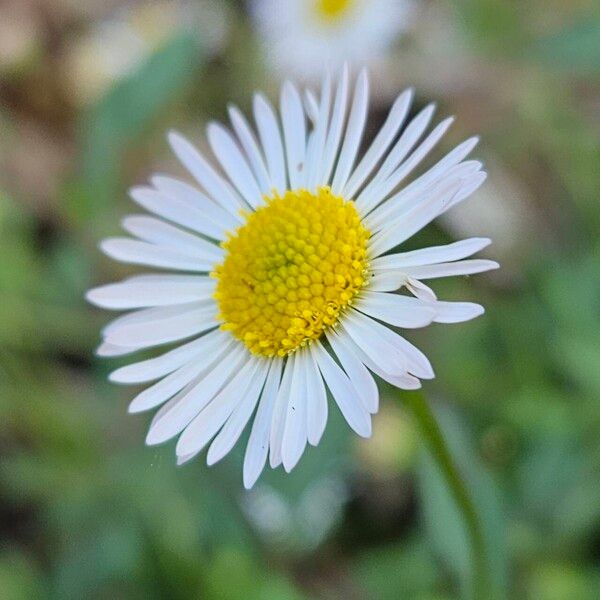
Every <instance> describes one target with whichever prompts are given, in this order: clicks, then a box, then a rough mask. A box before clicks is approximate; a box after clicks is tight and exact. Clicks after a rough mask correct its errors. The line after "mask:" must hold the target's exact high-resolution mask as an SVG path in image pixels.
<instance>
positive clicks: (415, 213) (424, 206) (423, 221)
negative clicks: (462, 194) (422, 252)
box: [369, 180, 462, 257]
mask: <svg viewBox="0 0 600 600" xmlns="http://www.w3.org/2000/svg"><path fill="white" fill-rule="evenodd" d="M461 183H462V182H461V180H458V181H456V180H452V181H444V182H443V183H442V184H440V186H439V187H438V188H436V189H434V190H432V191H431V194H430V196H429V198H428V199H427V200H424V201H422V202H420V203H419V204H418V205H417V206H415V207H414V208H413V209H412V210H409V211H408V212H407V213H406V214H405V215H404V216H403V217H402V218H398V219H397V220H396V221H394V222H393V223H390V224H389V226H387V227H386V228H385V229H383V230H382V231H380V232H379V233H377V234H375V235H374V236H373V237H372V238H371V240H370V247H369V253H370V254H371V256H373V257H377V256H379V255H381V254H383V253H384V252H387V251H388V250H391V249H392V248H393V247H394V246H398V245H399V244H401V243H402V242H404V241H406V240H407V239H408V238H410V237H411V236H412V235H414V234H415V233H416V232H417V231H420V230H421V229H422V228H423V227H425V225H427V224H428V223H430V222H431V221H433V219H435V218H436V217H437V216H438V215H439V214H440V212H441V211H442V210H443V208H444V207H445V206H446V205H447V204H449V203H450V202H451V201H452V198H453V197H454V195H455V194H456V192H457V191H458V190H459V189H460V186H461Z"/></svg>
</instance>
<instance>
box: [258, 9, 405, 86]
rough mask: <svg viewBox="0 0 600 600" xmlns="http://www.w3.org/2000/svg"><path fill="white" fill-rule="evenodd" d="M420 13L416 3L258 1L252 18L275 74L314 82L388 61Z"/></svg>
mask: <svg viewBox="0 0 600 600" xmlns="http://www.w3.org/2000/svg"><path fill="white" fill-rule="evenodd" d="M414 8H415V6H414V3H413V2H412V0H288V1H286V2H281V1H280V0H253V2H252V3H251V14H252V17H253V22H254V24H255V27H256V29H257V31H258V34H259V35H258V36H257V37H258V40H259V42H260V43H261V44H262V47H263V54H264V55H265V58H266V59H267V61H268V63H269V65H270V66H271V67H272V68H273V70H274V71H276V72H278V73H281V74H285V75H287V74H289V73H293V74H294V75H295V76H297V77H299V78H302V79H304V80H310V79H314V77H315V75H316V76H317V77H320V75H321V74H322V73H323V69H329V70H333V69H337V68H340V67H341V66H342V65H343V64H344V63H345V62H346V61H350V62H352V63H353V64H360V65H364V66H367V65H373V64H374V63H376V62H378V61H379V60H381V59H382V58H384V57H386V56H388V55H389V50H390V47H391V46H392V45H393V43H394V42H395V40H396V38H397V37H398V36H399V35H400V34H401V33H402V32H404V31H405V30H406V29H407V28H408V27H409V26H410V24H411V22H412V20H413V13H414Z"/></svg>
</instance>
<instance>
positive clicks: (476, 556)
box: [405, 393, 491, 600]
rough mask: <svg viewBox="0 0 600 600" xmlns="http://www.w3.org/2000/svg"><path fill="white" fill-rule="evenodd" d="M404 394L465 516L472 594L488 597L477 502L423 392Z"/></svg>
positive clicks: (483, 548)
mask: <svg viewBox="0 0 600 600" xmlns="http://www.w3.org/2000/svg"><path fill="white" fill-rule="evenodd" d="M405 398H406V404H407V406H408V408H410V410H411V411H412V414H413V416H414V417H415V419H416V421H417V423H418V425H419V428H420V430H421V433H422V434H423V439H424V441H425V443H426V444H427V447H428V449H429V452H430V453H431V455H432V456H433V458H434V460H435V461H436V463H437V465H438V467H439V468H440V470H441V472H442V474H443V477H444V479H445V481H446V485H447V486H448V489H449V490H450V492H451V494H452V496H453V498H454V501H455V503H456V506H457V507H458V509H459V511H460V513H461V514H462V517H463V519H464V523H465V527H466V529H467V535H468V538H469V545H470V550H471V564H472V576H473V581H472V597H473V598H475V600H480V599H482V598H489V597H490V593H491V589H490V587H489V584H490V580H489V578H488V574H487V567H488V565H487V559H486V550H485V540H484V535H483V529H482V527H481V521H480V519H479V515H478V514H477V509H476V508H475V504H474V503H473V500H472V498H471V496H470V494H469V491H468V489H467V487H466V486H465V483H464V481H463V479H462V477H461V475H460V472H459V470H458V468H457V466H456V464H455V462H454V460H453V459H452V455H451V454H450V450H449V449H448V446H447V444H446V441H445V440H444V436H443V434H442V431H441V429H440V426H439V425H438V423H437V420H436V418H435V416H434V414H433V412H432V410H431V408H430V407H429V404H428V403H427V401H426V400H425V396H424V395H423V394H420V393H410V394H406V395H405Z"/></svg>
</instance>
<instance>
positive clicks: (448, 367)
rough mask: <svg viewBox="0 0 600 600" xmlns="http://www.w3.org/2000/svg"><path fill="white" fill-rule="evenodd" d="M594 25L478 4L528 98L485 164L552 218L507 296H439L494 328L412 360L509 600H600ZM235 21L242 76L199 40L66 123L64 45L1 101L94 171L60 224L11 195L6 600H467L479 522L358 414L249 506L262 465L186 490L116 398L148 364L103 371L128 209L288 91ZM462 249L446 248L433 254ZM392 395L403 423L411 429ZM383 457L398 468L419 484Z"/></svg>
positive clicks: (2, 530)
mask: <svg viewBox="0 0 600 600" xmlns="http://www.w3.org/2000/svg"><path fill="white" fill-rule="evenodd" d="M434 4H435V3H434ZM579 4H581V5H582V6H583V8H584V9H585V10H584V12H583V13H582V15H583V16H582V15H580V14H577V15H575V17H576V18H575V17H574V16H573V14H572V13H571V11H570V10H569V7H567V6H565V7H564V9H562V8H561V6H562V4H561V3H558V2H553V3H552V7H553V8H552V9H553V10H554V18H553V22H552V23H551V26H548V28H547V30H543V28H540V30H538V29H536V27H534V24H535V23H536V22H537V21H538V20H540V21H544V17H545V16H546V11H547V10H548V9H547V7H546V4H545V3H544V2H542V1H534V0H528V1H527V2H506V1H504V0H484V1H479V0H478V1H476V0H455V1H454V2H453V3H452V8H453V15H454V18H455V19H456V21H455V22H454V25H453V26H454V27H456V29H457V31H458V32H459V34H460V36H462V37H461V41H462V42H463V43H464V45H465V47H466V48H468V52H469V53H470V56H471V57H473V58H474V59H475V60H476V61H479V63H480V64H483V65H484V69H483V70H485V65H491V66H495V67H498V66H500V67H501V68H499V69H498V71H500V70H504V76H505V77H506V80H499V81H496V80H495V78H492V79H494V80H493V81H491V82H490V80H489V78H488V79H486V78H485V77H482V78H481V86H482V88H481V90H480V91H481V92H482V94H483V97H490V98H493V97H494V96H495V95H496V94H497V93H498V91H499V90H502V91H504V90H505V88H506V87H507V86H511V85H513V84H515V82H516V84H517V85H515V86H514V89H513V88H512V87H511V93H510V100H511V102H510V107H509V108H507V107H502V106H500V107H498V106H495V105H492V106H489V107H485V106H484V107H483V108H482V107H480V106H478V107H477V110H476V111H474V112H475V113H477V114H478V115H479V116H478V117H474V118H475V119H479V121H478V122H479V123H481V122H482V119H483V122H486V119H487V118H489V122H490V123H491V125H490V131H489V132H488V139H489V140H491V141H490V142H484V152H485V153H486V154H488V155H489V156H490V158H493V160H494V161H495V162H496V163H498V164H503V165H504V166H505V168H506V169H507V171H509V173H510V177H511V178H513V179H514V180H515V181H518V183H519V185H520V186H522V187H523V188H524V189H526V191H527V193H526V194H525V195H524V198H525V200H524V201H523V202H524V203H525V202H526V203H527V205H525V204H523V205H519V207H518V208H517V210H519V211H521V210H522V211H523V214H524V213H525V212H527V213H529V214H531V213H533V214H534V215H535V218H534V219H532V220H531V221H530V222H529V223H530V225H529V226H530V227H531V231H530V232H529V233H530V237H531V240H529V241H530V243H529V244H525V243H523V244H522V245H520V242H524V240H517V241H516V243H515V248H514V251H513V254H512V255H511V254H509V255H507V256H506V257H504V260H503V262H505V263H506V271H507V272H508V274H507V275H505V276H504V277H502V276H500V277H497V278H494V277H477V278H469V279H468V280H467V279H466V278H465V279H462V280H456V281H448V282H440V285H439V286H438V287H436V289H439V290H440V295H442V293H441V292H442V291H443V292H444V295H445V296H448V297H450V298H457V299H458V298H463V297H464V298H474V299H476V300H478V301H481V302H482V303H483V304H485V306H486V308H487V314H486V316H485V317H483V318H481V319H479V320H477V321H475V322H472V323H468V324H464V325H457V326H449V327H443V328H442V327H432V328H431V329H430V330H428V331H427V332H422V333H421V332H419V333H416V334H415V335H414V336H411V337H412V339H415V340H416V342H417V343H418V344H419V345H421V346H422V347H423V348H424V349H426V350H427V352H428V353H429V354H430V355H431V357H432V362H433V363H434V365H435V367H436V371H437V373H438V379H436V380H435V381H433V382H431V383H428V384H427V385H426V391H427V393H428V394H430V395H431V397H432V398H434V399H435V400H436V402H435V406H436V410H437V413H438V415H439V417H440V422H441V425H442V427H443V429H444V431H445V433H446V435H447V438H448V440H449V443H450V446H451V448H452V450H453V452H454V456H455V458H456V462H457V464H458V465H459V468H460V470H461V473H462V474H463V476H464V478H465V481H466V482H467V483H468V485H469V488H470V489H471V491H472V493H473V495H474V498H475V501H476V503H477V505H478V508H479V510H480V512H481V515H482V516H483V518H484V522H485V524H486V541H487V543H488V544H489V550H490V551H489V556H490V564H491V566H492V570H493V573H494V593H495V594H496V593H497V595H498V597H502V595H504V597H507V598H524V599H527V600H588V599H589V600H592V599H593V598H596V597H597V594H598V589H600V576H599V575H598V561H599V558H600V405H599V403H598V397H599V395H600V368H599V367H600V333H599V332H600V255H599V251H600V247H599V245H598V235H599V234H600V217H599V215H600V212H599V211H598V207H597V199H598V190H600V169H599V168H598V165H599V164H600V144H599V142H598V128H597V123H596V124H595V125H594V124H593V123H592V119H591V116H590V115H591V113H592V111H593V109H594V100H593V99H592V100H591V99H590V98H592V96H593V95H594V94H597V92H598V86H599V83H598V81H599V79H600V78H599V75H600V57H599V55H598V52H599V50H600V40H599V37H598V31H599V27H598V23H599V21H598V19H597V13H596V12H594V13H588V12H585V11H586V10H587V6H588V3H586V2H581V3H579ZM230 8H231V11H232V16H231V19H232V22H231V23H230V39H229V40H228V42H227V44H226V45H225V47H224V48H223V49H222V51H221V54H220V55H218V56H216V57H215V56H212V57H211V56H209V53H208V52H207V51H206V49H205V48H204V47H203V45H202V44H201V43H199V42H198V41H197V40H196V39H194V38H193V36H191V35H190V34H189V33H181V32H179V31H177V32H175V33H174V34H173V35H172V36H171V37H170V38H169V39H168V40H167V41H166V42H164V43H163V44H161V45H159V46H158V47H156V48H154V50H153V51H152V52H151V53H149V55H148V56H147V57H146V58H145V59H144V60H143V61H142V62H141V63H140V64H138V65H137V66H136V67H135V68H134V69H133V70H132V71H131V72H130V73H129V74H127V75H125V76H123V77H121V78H119V79H117V80H116V81H115V82H114V83H113V84H112V85H110V86H109V87H108V89H106V90H105V91H104V92H103V93H102V94H101V95H100V96H98V97H97V98H96V100H95V101H93V102H92V103H91V104H88V105H86V106H83V107H82V106H79V105H77V104H76V102H75V101H73V102H69V100H70V99H68V98H63V99H62V100H63V102H62V104H61V103H60V102H57V105H59V107H60V110H62V111H64V114H61V116H60V117H57V116H56V111H59V112H60V110H59V108H55V107H54V106H52V107H51V109H48V108H47V106H46V105H45V104H44V102H42V101H40V100H39V98H37V96H36V95H35V93H34V92H35V91H36V90H38V88H37V87H36V86H38V85H39V83H40V81H42V82H43V81H45V79H43V78H42V79H40V78H39V76H38V75H35V73H36V71H35V69H36V68H39V69H43V70H46V69H51V66H49V64H54V65H56V64H58V63H59V60H60V58H61V57H60V54H58V55H57V54H53V52H55V49H54V50H53V48H54V46H52V44H49V46H48V48H47V49H46V51H47V54H48V56H47V57H45V56H44V53H43V52H42V53H41V55H40V56H38V54H36V56H35V58H32V59H31V60H30V61H26V62H25V63H24V66H22V67H21V68H22V69H25V72H23V73H21V72H19V71H18V70H17V73H16V74H15V72H14V71H13V70H11V71H10V72H9V73H8V75H7V82H6V89H7V90H8V91H7V92H6V93H5V94H4V95H3V93H4V92H3V88H2V87H0V101H2V102H3V103H4V102H5V101H6V106H1V107H0V119H1V120H2V122H4V121H10V120H14V121H15V123H18V122H20V120H23V121H27V122H29V121H35V120H36V119H37V120H38V121H39V122H41V123H42V124H43V125H44V126H48V127H50V126H52V127H53V128H58V129H60V128H61V127H62V128H64V136H65V140H66V141H65V145H66V146H68V147H70V146H72V147H74V148H75V151H74V153H73V160H72V161H71V163H70V165H69V166H70V169H68V170H67V172H66V173H62V174H61V177H60V178H59V179H58V181H57V183H56V185H55V186H54V188H53V190H52V193H51V194H50V193H48V196H51V197H50V198H49V205H50V208H48V206H46V207H45V208H43V209H42V207H41V202H40V198H39V197H37V196H35V194H33V193H27V192H24V191H23V189H27V187H26V185H25V184H26V183H27V182H26V181H19V180H18V179H17V180H15V179H13V180H12V181H9V180H10V177H9V170H7V172H6V173H0V257H1V259H0V424H1V425H0V451H1V458H0V538H1V544H0V597H2V598H8V599H10V600H13V599H14V600H17V599H21V598H23V599H25V598H27V599H29V598H56V599H59V598H60V599H61V600H62V599H64V598H77V599H79V598H98V599H104V598H190V597H192V598H210V599H212V598H215V599H219V600H220V599H232V600H236V599H238V598H239V599H242V598H244V599H246V598H248V599H251V600H252V599H261V600H262V599H265V600H267V599H269V600H271V599H275V600H277V599H279V598H281V599H282V600H283V599H296V598H298V599H300V598H324V599H330V598H331V599H333V598H340V597H347V598H372V599H374V600H388V599H389V600H391V599H395V598H418V599H422V600H434V599H435V600H442V599H444V600H446V599H448V600H449V599H451V598H458V597H460V596H461V589H463V585H462V582H464V579H465V578H466V577H467V575H468V562H467V560H466V548H465V534H464V531H463V529H462V526H461V523H460V519H459V517H458V515H457V512H456V508H455V507H454V506H453V504H452V501H451V499H450V498H449V496H448V493H447V490H446V489H445V487H444V485H443V482H442V480H441V479H440V475H439V473H438V472H437V471H436V467H435V464H434V463H432V461H431V457H428V456H427V454H425V453H424V451H422V452H419V453H414V452H412V451H411V450H410V446H411V445H410V444H408V445H406V444H405V445H402V444H399V443H398V440H397V439H394V436H395V435H396V432H395V431H394V430H393V429H392V430H390V429H389V428H388V429H387V430H385V431H384V430H382V431H380V432H377V430H376V436H377V440H374V441H373V443H375V441H376V442H377V444H378V447H386V448H390V451H389V452H383V453H382V457H380V459H381V460H380V462H378V457H377V456H371V457H370V458H369V459H368V460H367V459H366V458H365V455H364V453H363V452H362V450H361V448H360V447H358V446H357V442H356V440H355V439H354V438H353V437H352V436H351V435H349V433H348V431H347V428H346V426H345V425H344V423H343V422H342V419H341V418H340V416H339V415H337V414H334V415H333V416H332V419H331V422H330V424H329V425H328V429H327V433H326V435H325V438H324V440H323V443H322V445H321V446H320V447H319V448H317V449H314V450H312V449H311V450H310V451H309V452H308V453H307V455H306V456H305V457H304V458H303V461H302V463H301V464H300V465H299V467H298V468H297V470H295V471H294V473H293V474H291V475H287V476H284V475H282V474H281V472H280V471H277V472H269V473H265V474H264V476H263V478H262V480H261V482H260V483H259V484H258V486H257V487H256V489H255V490H254V491H252V492H251V493H246V492H244V491H243V490H242V486H241V457H242V448H238V449H237V450H236V451H235V452H233V453H232V456H231V457H228V458H227V459H226V460H225V461H223V463H222V464H219V465H217V466H215V467H213V468H212V469H208V468H207V467H206V466H205V465H203V464H202V461H201V460H197V461H195V462H194V463H193V464H191V465H189V466H186V467H185V468H181V469H178V468H176V467H175V466H174V457H173V448H172V445H168V446H167V447H163V448H158V449H155V448H152V449H151V448H146V447H144V446H143V438H144V430H145V427H146V426H147V424H148V420H149V417H147V416H137V417H132V416H127V415H126V410H125V407H126V404H127V399H128V397H129V396H130V394H131V392H130V390H123V389H121V388H118V387H116V386H112V385H110V384H109V383H107V382H106V375H107V374H108V372H109V371H110V370H111V369H112V368H114V365H115V364H116V363H120V362H125V361H119V360H118V359H117V360H111V361H100V360H98V359H96V358H95V357H94V355H93V347H94V345H95V343H96V341H97V337H98V330H99V328H100V327H101V325H102V323H103V322H104V321H105V320H106V317H105V316H103V315H100V313H99V312H98V311H95V310H93V309H91V308H89V307H87V306H85V304H84V301H83V294H84V291H85V289H86V288H87V287H88V286H89V285H92V284H93V283H96V282H101V281H107V280H108V279H114V278H118V277H120V276H121V275H122V274H124V273H126V272H129V271H127V270H126V269H124V268H123V267H119V266H115V265H110V264H108V261H106V260H104V259H103V258H101V257H100V256H99V254H98V253H97V252H96V250H95V245H96V243H97V242H98V241H99V239H100V238H101V237H102V236H104V235H105V234H107V233H114V232H115V231H116V230H117V219H118V217H119V216H121V215H122V214H123V213H124V212H125V210H128V209H130V208H131V206H129V205H128V204H127V203H126V199H125V193H124V190H125V188H126V187H127V186H128V185H131V184H133V183H138V182H140V181H141V180H142V178H143V177H145V176H146V175H147V174H148V173H149V172H150V170H151V169H150V166H151V161H156V160H157V159H156V156H159V157H160V156H162V159H163V160H165V161H166V160H168V159H167V154H166V147H165V146H166V144H165V143H164V142H163V139H164V131H165V129H167V128H168V127H169V126H171V125H176V126H180V127H189V128H190V129H192V130H193V128H194V127H197V126H198V125H201V124H202V123H203V122H205V121H206V120H207V119H208V118H213V117H217V118H220V117H222V116H223V115H224V111H225V106H224V103H225V102H226V101H227V100H228V99H232V100H234V101H236V102H241V103H245V106H248V105H249V103H250V99H249V93H250V91H251V90H252V89H253V88H254V87H267V88H269V89H274V88H275V85H274V83H273V82H272V81H268V80H265V79H264V77H265V72H264V69H263V68H261V66H260V60H259V59H258V57H257V56H256V53H255V52H256V47H255V44H253V43H252V34H251V31H250V29H249V26H248V23H247V20H246V18H245V15H244V14H243V12H242V10H241V8H240V6H239V5H238V4H237V3H231V7H230ZM561 10H564V15H563V13H562V12H561ZM83 25H85V26H87V27H89V26H91V23H90V22H86V21H84V23H83ZM54 26H55V27H56V25H54ZM80 26H81V24H80ZM53 31H54V30H53ZM62 33H63V35H64V36H65V37H64V40H63V41H64V43H65V44H67V43H68V41H69V39H70V38H69V34H68V28H67V27H65V31H63V32H62ZM55 34H56V32H55ZM399 60H401V57H400V59H399ZM36 61H39V65H38V63H36ZM36 65H38V66H36ZM27 69H33V70H34V75H31V73H28V72H27ZM507 73H509V74H507ZM249 74H252V77H250V75H249ZM477 75H478V73H477V72H475V73H474V77H475V78H477ZM479 75H481V73H479ZM502 76H503V75H502V74H499V75H498V77H502ZM0 77H2V74H0ZM254 77H257V78H258V81H256V82H255V81H253V78H254ZM28 86H29V87H28ZM48 93H49V92H48ZM30 96H31V98H30ZM49 97H50V96H49ZM15 98H17V99H20V100H19V101H18V102H17V104H15V100H14V99H15ZM36 98H37V100H36ZM26 99H30V100H31V102H30V103H29V104H28V103H27V102H26ZM438 100H441V101H442V102H443V101H444V98H443V97H442V98H438ZM51 101H52V100H51ZM469 102H470V99H466V100H465V105H466V106H471V105H470V104H469ZM595 102H596V105H597V100H596V101H595ZM20 103H22V104H23V106H21V104H20ZM590 106H591V108H590ZM596 108H597V106H596ZM486 110H487V111H488V112H486ZM27 111H30V114H29V113H27ZM503 111H504V112H503ZM464 112H465V113H468V111H464ZM481 115H483V117H482V116H481ZM498 115H500V116H498ZM469 116H470V115H469V114H464V115H463V117H464V118H463V119H462V121H463V122H462V123H461V124H460V127H462V128H463V130H462V132H463V133H465V134H466V135H467V134H470V133H471V131H470V127H471V123H470V122H469ZM596 116H597V115H596ZM16 130H17V129H16V126H15V131H16ZM7 131H9V130H8V129H7ZM7 135H8V134H7ZM13 140H16V138H13ZM17 141H18V140H16V141H15V145H16V142H17ZM0 164H3V163H0ZM41 168H42V167H41V166H40V169H41ZM25 179H26V178H25ZM21 183H23V185H20V184H21ZM496 194H497V197H496V201H497V202H500V203H501V202H502V201H503V198H502V194H503V190H502V189H499V190H496ZM45 199H46V200H48V198H45ZM36 202H37V203H38V204H39V207H38V204H36ZM476 202H477V200H476V199H474V200H472V201H471V206H473V207H475V203H476ZM476 233H482V234H483V233H487V232H479V231H478V232H476ZM489 233H490V235H491V237H494V232H493V231H492V232H489ZM498 235H501V232H499V233H498ZM449 237H451V236H450V234H449V233H448V231H447V230H444V229H441V228H439V226H436V227H434V228H431V230H429V231H428V232H427V233H426V234H425V237H424V238H423V239H426V241H427V243H431V244H434V243H443V242H446V241H448V239H449ZM493 248H494V247H493V246H492V249H491V250H490V256H494V249H493ZM515 257H516V258H515ZM501 260H502V258H501ZM382 389H383V390H384V394H383V396H384V397H383V399H382V402H383V404H384V407H385V406H386V405H390V404H397V403H399V404H402V395H401V394H398V393H396V392H394V391H392V390H391V389H390V388H389V387H387V386H385V385H383V386H382ZM381 418H383V414H382V415H381ZM399 418H400V419H403V420H404V421H403V425H402V427H401V428H399V430H400V431H401V432H405V434H406V435H409V434H410V435H411V436H414V432H413V429H412V424H411V422H410V420H409V419H407V417H406V415H405V414H404V413H403V412H402V414H401V415H400V417H399ZM376 423H377V419H376ZM402 453H404V454H402ZM383 455H385V456H397V461H396V462H397V473H394V472H390V468H389V461H387V462H386V461H385V459H384V458H383ZM400 455H401V456H400Z"/></svg>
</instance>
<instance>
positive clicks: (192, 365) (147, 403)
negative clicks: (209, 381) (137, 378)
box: [127, 361, 206, 413]
mask: <svg viewBox="0 0 600 600" xmlns="http://www.w3.org/2000/svg"><path fill="white" fill-rule="evenodd" d="M205 366H206V365H205V364H203V363H201V362H199V361H194V362H188V363H186V364H185V365H183V366H182V367H179V368H178V369H177V370H176V371H173V372H172V373H169V375H167V376H166V377H163V378H162V379H161V380H160V381H158V382H157V383H155V384H153V385H151V386H150V387H148V388H146V389H145V390H144V391H142V392H140V393H139V394H138V395H137V396H136V397H135V398H134V399H133V400H132V401H131V402H130V403H129V407H128V409H127V410H128V412H130V413H139V412H143V411H146V410H150V409H151V408H155V407H156V406H159V405H160V404H163V403H165V402H166V401H167V400H168V399H169V398H172V397H173V396H175V394H177V393H178V392H180V391H181V390H182V389H183V388H184V387H186V386H187V385H188V384H189V383H190V382H191V381H193V380H196V378H197V377H198V376H199V375H200V374H201V373H202V372H203V371H204V370H205ZM198 381H199V380H198Z"/></svg>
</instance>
